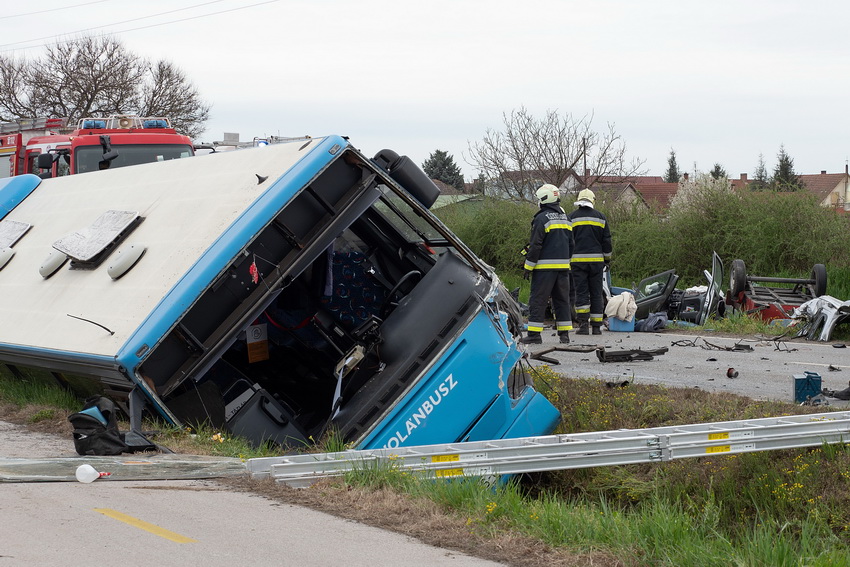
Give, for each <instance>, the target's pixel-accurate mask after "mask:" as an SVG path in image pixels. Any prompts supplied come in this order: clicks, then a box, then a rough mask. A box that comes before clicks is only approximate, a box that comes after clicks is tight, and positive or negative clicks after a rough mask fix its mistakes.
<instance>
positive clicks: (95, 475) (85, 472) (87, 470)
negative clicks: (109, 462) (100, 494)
mask: <svg viewBox="0 0 850 567" xmlns="http://www.w3.org/2000/svg"><path fill="white" fill-rule="evenodd" d="M111 475H112V473H110V472H98V471H97V469H95V468H94V467H93V466H91V465H80V466H78V467H77V471H76V472H75V473H74V476H76V477H77V480H78V481H80V482H82V483H84V484H88V483H90V482H94V481H96V480H97V479H99V478H103V477H105V476H111Z"/></svg>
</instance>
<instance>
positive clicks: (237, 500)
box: [0, 422, 499, 567]
mask: <svg viewBox="0 0 850 567" xmlns="http://www.w3.org/2000/svg"><path fill="white" fill-rule="evenodd" d="M75 455H76V453H75V452H74V447H73V441H72V440H71V439H70V438H68V439H65V438H62V437H59V436H56V435H45V434H40V433H31V432H27V431H26V430H24V429H23V428H21V427H19V426H16V425H12V424H9V423H4V422H0V457H12V458H38V457H69V456H75ZM78 458H79V459H80V462H81V463H84V462H85V460H86V459H85V457H78ZM0 526H2V529H0V567H24V566H26V567H30V566H36V565H38V566H40V565H61V566H63V567H93V566H96V565H185V566H193V565H203V566H204V567H233V566H234V565H251V566H257V567H264V566H271V565H274V566H280V565H283V566H286V565H297V566H299V567H300V566H304V567H314V566H325V565H337V564H339V565H347V566H352V567H357V566H363V567H367V566H369V567H372V566H379V567H381V566H397V565H413V566H420V565H421V566H423V567H424V566H432V565H436V566H447V565H451V566H457V567H489V566H496V565H499V564H498V563H494V562H491V561H485V560H483V559H479V558H476V557H471V556H468V555H464V554H461V553H455V552H452V551H448V550H445V549H441V548H438V547H433V546H430V545H425V544H423V543H421V542H419V541H417V540H415V539H412V538H409V537H406V536H403V535H400V534H397V533H394V532H389V531H385V530H381V529H378V528H372V527H369V526H366V525H363V524H359V523H357V522H352V521H349V520H343V519H340V518H337V517H335V516H331V515H328V514H324V513H321V512H316V511H314V510H311V509H308V508H303V507H299V506H292V505H289V504H281V503H279V502H275V501H273V500H270V499H267V498H264V497H262V496H258V495H251V494H248V493H243V492H234V491H231V490H230V489H229V488H227V487H224V486H223V485H221V484H217V483H215V482H214V481H210V480H183V481H142V482H140V481H126V482H124V481H115V480H98V481H95V482H93V483H91V484H82V483H78V482H29V483H0Z"/></svg>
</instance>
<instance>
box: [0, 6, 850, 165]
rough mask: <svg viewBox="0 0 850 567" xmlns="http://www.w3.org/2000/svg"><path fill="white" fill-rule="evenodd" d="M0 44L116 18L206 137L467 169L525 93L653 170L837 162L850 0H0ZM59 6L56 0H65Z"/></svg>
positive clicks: (36, 51)
mask: <svg viewBox="0 0 850 567" xmlns="http://www.w3.org/2000/svg"><path fill="white" fill-rule="evenodd" d="M2 5H3V6H4V9H3V10H2V13H0V29H2V33H0V53H2V54H3V55H7V56H9V55H14V56H18V57H27V58H33V57H38V56H41V55H42V54H43V49H44V48H43V47H40V46H42V45H44V44H45V43H46V42H50V41H55V40H61V39H69V38H71V37H74V36H78V35H80V34H83V33H85V34H100V33H107V34H112V35H115V36H117V37H119V38H120V39H121V40H122V41H123V42H124V44H125V45H126V46H127V47H128V49H130V50H131V51H133V52H134V53H136V54H138V55H141V56H144V57H147V58H149V59H153V60H156V59H168V60H170V61H171V62H173V63H174V64H175V65H176V66H178V67H180V68H181V69H183V70H184V71H185V72H186V73H187V75H188V77H189V78H190V79H191V81H192V82H193V83H194V84H195V86H196V87H197V89H198V90H199V92H200V93H201V95H202V97H203V98H204V99H205V100H206V101H207V102H209V103H210V104H211V105H212V111H211V118H210V120H209V122H208V123H207V131H206V132H205V134H204V135H203V136H202V139H203V141H213V140H220V139H222V137H223V135H224V132H238V133H239V134H240V135H241V139H242V140H250V139H252V138H253V137H255V136H259V137H262V136H266V135H271V134H274V135H281V136H299V135H305V134H307V135H311V136H321V135H325V134H341V135H344V136H349V137H350V139H351V141H352V143H353V144H354V145H355V146H356V147H358V148H359V149H361V150H362V151H364V152H365V153H366V154H368V155H370V156H371V155H373V154H374V153H376V152H377V151H379V150H380V149H382V148H390V149H393V150H395V151H397V152H398V153H400V154H407V155H408V156H410V157H411V159H413V160H414V161H416V162H417V163H419V164H421V163H422V162H423V161H424V160H425V159H427V158H428V156H429V155H430V154H431V153H432V152H433V151H434V150H436V149H440V150H444V151H447V152H449V153H450V154H451V155H453V156H454V159H455V162H456V163H457V164H458V165H459V166H460V167H461V168H462V169H463V171H464V174H465V176H466V177H467V180H471V179H472V177H473V176H474V175H475V169H474V168H473V167H472V165H470V164H468V163H467V162H468V161H469V157H468V155H469V150H468V148H469V143H470V142H475V141H479V140H481V138H482V137H483V136H484V134H485V133H486V131H487V129H495V130H500V129H501V128H502V119H503V113H510V112H511V111H512V110H514V109H518V108H520V107H525V108H526V109H528V110H529V111H530V112H531V113H532V114H534V115H535V116H539V117H543V115H544V114H545V112H546V111H547V110H557V111H559V112H560V113H562V114H567V113H569V114H572V115H574V116H583V115H589V114H591V113H592V114H593V116H594V124H595V126H596V128H597V129H600V130H601V129H603V128H604V127H605V125H606V123H613V124H614V125H615V128H616V130H617V132H618V133H620V134H621V135H622V136H623V138H624V139H625V141H626V145H627V148H628V154H629V156H630V157H633V158H639V159H642V160H645V169H646V170H647V173H648V174H649V175H663V174H664V172H665V170H666V168H667V158H668V156H669V154H670V150H671V148H672V149H674V150H675V151H676V156H677V161H678V163H679V168H680V170H681V171H694V170H695V169H696V170H700V171H708V170H710V169H711V168H712V167H713V165H714V163H716V162H717V163H720V164H721V165H722V166H723V167H724V168H725V169H726V171H727V172H728V173H729V175H730V176H731V177H737V176H738V175H739V174H740V173H749V174H750V175H752V173H753V170H754V169H755V167H756V165H757V163H758V159H759V154H763V155H764V160H765V164H766V166H767V168H768V171H772V169H773V167H774V165H775V164H776V155H777V153H778V151H779V147H780V145H782V144H784V146H785V149H786V151H787V152H788V154H789V155H790V156H791V157H792V158H793V159H794V165H795V169H796V171H797V172H798V173H818V172H820V171H821V170H827V171H828V172H831V173H837V172H841V171H844V167H845V164H846V163H847V159H848V157H850V147H848V144H847V143H846V142H845V140H844V132H845V131H847V113H846V111H845V100H846V93H847V92H848V90H850V89H848V86H850V85H848V83H850V73H848V65H850V57H848V55H850V39H848V31H847V30H848V23H850V2H843V1H838V0H835V1H833V0H828V1H814V2H812V1H809V2H802V1H784V0H769V1H768V0H751V1H747V2H741V1H731V0H730V1H724V0H715V1H713V2H706V1H704V0H703V1H689V0H679V1H652V0H643V1H633V0H595V1H591V2H587V1H584V2H578V1H571V0H523V1H511V2H507V1H501V0H486V1H485V0H422V1H419V0H416V1H413V0H411V1H405V0H398V1H395V2H393V1H387V0H381V1H378V0H277V1H268V0H218V1H210V0H206V1H205V0H161V1H160V0H146V1H145V2H138V1H130V0H99V1H92V0H40V1H39V2H29V3H27V2H11V1H8V0H4V1H3V2H2ZM60 8H61V9H60Z"/></svg>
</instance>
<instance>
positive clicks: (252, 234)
mask: <svg viewBox="0 0 850 567" xmlns="http://www.w3.org/2000/svg"><path fill="white" fill-rule="evenodd" d="M438 193H439V191H438V189H437V188H436V186H435V185H434V184H433V182H431V181H430V180H429V179H428V178H427V176H425V174H424V173H423V172H422V171H421V170H420V169H419V168H418V166H416V165H415V164H414V163H413V162H412V161H411V160H409V159H408V158H407V157H405V156H399V155H398V154H396V153H395V152H392V151H389V150H384V151H382V152H380V153H379V154H377V155H376V156H375V157H374V158H372V159H370V158H367V157H366V156H364V155H363V154H362V153H360V152H359V151H358V150H357V149H355V148H354V147H353V146H352V145H351V143H350V142H349V141H348V140H347V138H344V137H340V136H328V137H323V138H311V139H306V140H299V141H290V142H287V143H281V144H276V145H270V146H266V147H262V148H257V149H245V150H240V151H237V152H226V153H222V154H220V155H215V156H199V157H195V158H192V159H188V160H173V161H167V162H162V163H153V164H144V165H138V166H133V167H127V168H120V169H115V170H112V169H110V170H105V171H99V172H92V173H87V174H80V175H74V176H67V177H63V178H56V179H47V180H42V179H40V178H38V177H36V176H33V175H24V176H19V177H15V178H10V179H4V180H0V311H1V312H2V313H3V324H2V325H0V362H3V363H5V364H6V365H8V366H10V367H11V368H12V369H15V368H17V366H22V367H28V368H35V369H40V370H46V371H48V372H50V373H52V374H53V375H54V376H55V377H56V378H57V379H59V380H65V379H66V378H67V377H69V376H74V377H78V376H79V377H84V378H87V379H94V380H96V382H97V383H98V384H99V385H100V386H101V387H102V389H103V391H105V392H106V393H107V394H108V395H109V396H110V397H113V398H116V399H124V400H127V408H128V409H127V411H128V413H129V414H130V415H129V417H130V425H131V432H130V433H129V434H128V442H129V440H130V439H135V438H137V437H143V436H142V433H141V420H142V413H143V411H145V410H146V411H149V412H152V413H153V414H157V415H159V416H161V418H162V419H164V420H165V421H166V422H168V423H170V424H174V425H177V426H192V425H195V424H198V423H201V422H206V423H210V424H212V425H213V426H214V427H217V428H222V429H223V430H229V431H231V432H233V433H236V434H239V435H242V436H244V437H246V438H248V439H249V440H251V441H252V442H253V443H255V444H261V443H264V442H269V441H271V442H275V443H279V444H281V445H290V446H299V445H306V444H309V443H311V442H312V440H318V439H319V438H321V436H322V435H323V434H324V433H325V432H327V431H328V430H329V429H333V430H335V431H338V432H339V434H340V435H341V437H342V439H343V440H344V441H345V442H346V443H349V444H350V445H351V446H355V447H359V448H380V447H388V448H393V447H397V446H400V445H424V444H432V443H447V442H454V441H475V440H487V439H496V438H507V437H523V436H533V435H545V434H548V433H551V432H552V431H553V429H554V428H555V426H556V425H557V423H558V421H559V418H560V416H559V414H558V411H557V410H556V409H555V408H554V406H552V404H551V403H549V401H548V400H547V399H546V398H545V397H544V396H543V395H542V394H540V393H539V392H537V391H536V390H535V389H534V387H533V385H532V384H531V381H530V379H529V377H528V375H527V374H526V373H525V372H523V370H522V367H521V366H520V362H521V357H522V355H523V350H522V349H521V348H520V347H518V346H517V339H518V337H519V336H520V334H521V331H522V319H521V315H520V312H519V307H518V304H517V302H516V301H515V300H514V299H513V298H512V297H511V296H510V294H509V293H508V292H507V291H506V289H505V288H504V286H503V285H502V283H501V282H500V281H499V279H498V278H497V276H496V275H495V274H494V272H493V270H492V269H491V268H490V267H488V266H487V265H486V264H485V263H483V262H482V261H481V260H480V259H479V258H477V257H476V256H475V255H474V254H473V253H472V252H471V251H470V250H469V249H468V248H467V247H466V246H465V245H464V244H463V243H462V242H461V241H459V240H458V239H457V237H456V236H454V235H453V234H452V233H451V232H450V231H449V230H448V229H447V228H446V227H445V226H444V225H443V224H442V223H441V222H440V221H439V220H437V219H436V218H435V217H434V216H433V215H432V214H431V213H430V212H429V211H428V207H429V206H430V205H431V204H433V202H434V200H435V199H436V197H437V195H438Z"/></svg>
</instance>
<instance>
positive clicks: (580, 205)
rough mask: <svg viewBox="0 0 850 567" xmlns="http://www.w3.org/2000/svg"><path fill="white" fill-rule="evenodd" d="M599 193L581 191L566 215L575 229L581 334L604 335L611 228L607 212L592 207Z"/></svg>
mask: <svg viewBox="0 0 850 567" xmlns="http://www.w3.org/2000/svg"><path fill="white" fill-rule="evenodd" d="M595 202H596V195H594V194H593V191H591V190H590V189H582V190H581V191H579V194H578V199H577V200H576V202H575V206H576V210H574V211H573V212H571V213H570V214H569V215H567V218H569V220H570V224H571V225H572V229H573V238H574V242H575V248H573V256H572V262H571V263H572V273H573V285H574V286H575V290H574V291H575V310H576V322H577V323H578V331H576V334H578V335H587V334H588V327H590V328H592V329H593V334H594V335H601V334H602V316H603V309H604V296H603V288H602V278H603V267H604V266H605V265H606V264H607V263H608V262H609V261H610V260H611V250H612V247H611V229H610V228H609V226H608V220H607V219H606V218H605V215H604V214H602V213H601V212H599V211H597V210H596V209H594V208H593V206H594V203H595Z"/></svg>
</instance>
